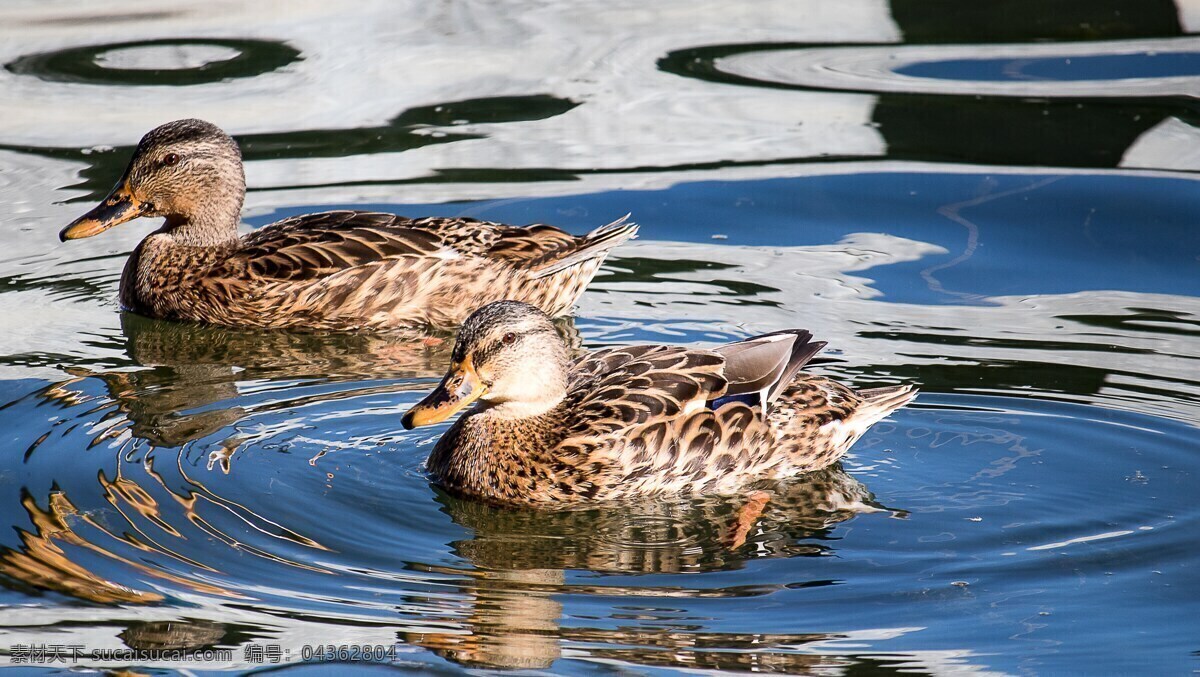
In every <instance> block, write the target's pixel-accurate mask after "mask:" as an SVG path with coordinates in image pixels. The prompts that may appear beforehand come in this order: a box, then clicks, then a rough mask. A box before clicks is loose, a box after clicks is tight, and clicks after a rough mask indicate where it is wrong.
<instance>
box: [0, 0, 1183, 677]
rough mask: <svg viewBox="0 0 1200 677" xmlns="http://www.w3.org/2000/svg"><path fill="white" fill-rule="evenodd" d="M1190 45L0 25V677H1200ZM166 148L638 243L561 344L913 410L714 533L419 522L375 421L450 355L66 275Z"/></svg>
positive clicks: (958, 22)
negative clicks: (180, 676) (660, 352)
mask: <svg viewBox="0 0 1200 677" xmlns="http://www.w3.org/2000/svg"><path fill="white" fill-rule="evenodd" d="M1197 25H1200V13H1194V11H1193V10H1189V9H1188V4H1187V3H1180V6H1179V7H1177V6H1176V5H1175V4H1173V3H1170V2H1158V1H1151V2H1146V1H1139V2H1133V1H1132V0H1129V1H1121V0H1103V1H1099V2H1097V1H1091V2H1082V1H1080V2H1061V3H1057V4H1056V5H1055V7H1054V8H1052V9H1047V8H1046V7H1045V6H1044V5H1043V3H1033V2H1024V1H1018V2H1010V3H974V4H970V5H963V4H962V3H959V2H949V0H947V1H945V2H921V3H918V2H908V1H907V0H892V2H891V3H890V4H889V3H885V2H866V1H860V2H846V3H798V4H769V3H755V4H752V5H748V6H746V7H741V8H737V9H734V8H732V7H731V6H729V5H727V4H726V3H715V2H713V3H695V2H690V3H672V2H668V3H655V4H653V5H645V3H641V4H635V3H629V4H622V3H616V4H612V3H609V4H605V5H603V6H599V5H597V6H587V7H585V6H576V7H570V6H565V5H564V6H544V5H537V4H534V3H529V4H528V5H525V4H522V3H518V4H517V5H506V6H505V7H503V8H502V9H501V8H499V7H493V6H491V5H487V4H473V3H467V4H464V5H455V6H441V5H436V6H435V5H432V4H421V5H418V4H413V5H412V6H408V7H399V6H396V5H394V4H390V3H384V4H379V5H373V4H370V3H367V4H362V5H360V6H357V7H355V8H351V9H347V8H345V7H340V8H333V7H324V6H319V5H315V4H314V5H296V6H295V7H294V8H292V9H291V10H289V11H288V12H286V13H284V12H282V11H281V10H278V9H268V8H261V9H255V8H253V7H246V8H242V9H233V10H224V9H223V10H221V12H217V13H215V14H214V12H213V10H212V9H211V8H209V7H208V6H207V5H201V4H196V5H178V6H175V5H172V6H170V7H167V6H165V5H164V6H161V7H160V6H158V5H139V4H135V5H133V6H127V5H121V6H120V7H118V6H116V5H113V6H112V7H105V6H103V5H96V6H91V7H89V8H88V9H71V8H68V7H66V6H51V5H47V6H42V5H38V4H35V3H19V4H16V5H12V6H9V7H5V8H3V9H0V36H2V38H3V39H0V61H2V62H3V64H4V65H5V68H4V69H3V70H0V91H4V92H6V96H5V97H2V98H0V119H4V120H5V125H4V129H3V130H2V131H0V228H3V229H4V231H3V232H4V244H5V249H4V251H2V252H0V324H2V325H3V331H2V332H0V423H2V424H3V425H2V426H0V439H2V440H3V442H4V444H3V445H2V446H0V450H3V451H4V453H5V454H6V457H5V458H6V460H4V461H3V462H2V463H0V520H2V521H3V522H2V523H3V524H7V525H9V528H6V529H0V583H2V584H3V588H2V589H0V660H3V661H5V662H18V661H19V660H20V652H14V651H13V648H14V647H18V646H22V645H30V644H46V645H60V646H78V647H82V648H84V649H86V650H89V651H90V650H95V649H120V648H133V649H175V648H218V649H230V650H231V655H230V657H228V658H224V659H218V660H214V661H209V662H195V661H192V662H189V661H183V660H180V661H137V660H118V659H113V660H106V659H94V660H93V659H86V660H81V661H77V662H74V663H62V662H60V663H56V664H54V665H40V666H29V665H27V664H26V666H25V667H26V669H30V670H42V671H64V670H66V669H68V668H69V667H72V666H73V667H77V668H78V667H88V668H95V669H104V668H119V667H136V668H139V670H141V671H145V670H147V669H157V670H166V671H170V670H190V671H193V672H196V671H199V672H206V671H216V670H245V669H251V668H260V667H261V668H275V669H278V668H279V667H280V665H283V664H287V667H285V668H284V669H287V670H314V669H316V668H318V667H320V666H319V665H317V664H315V663H311V662H310V663H305V662H304V661H303V658H304V657H305V655H306V649H305V647H306V646H307V647H316V646H318V645H326V646H328V645H370V646H383V647H387V648H388V649H389V650H390V649H393V648H394V652H392V653H391V654H390V655H389V656H388V657H387V658H386V660H384V661H383V662H384V663H386V664H387V665H388V666H390V667H392V668H399V669H411V670H414V671H421V672H458V671H462V670H464V669H469V668H488V667H491V668H523V669H526V670H530V671H537V672H546V671H552V672H556V673H559V672H561V673H592V672H612V673H623V674H624V673H633V674H659V673H662V672H674V671H684V670H688V671H690V670H730V671H758V672H781V673H800V674H845V675H861V674H894V673H901V672H903V673H905V674H949V673H954V674H960V673H991V674H1063V673H1074V674H1105V673H1122V674H1129V673H1141V674H1180V673H1187V672H1190V671H1195V670H1196V669H1198V668H1200V662H1198V659H1197V656H1198V655H1200V622H1197V620H1196V618H1198V617H1200V602H1198V600H1200V578H1198V577H1197V573H1196V571H1197V568H1198V567H1200V545H1197V538H1196V536H1197V533H1198V527H1200V510H1198V509H1197V507H1196V501H1195V495H1196V487H1197V475H1198V473H1200V459H1198V458H1197V451H1200V445H1198V443H1197V440H1198V434H1197V433H1198V431H1197V421H1198V420H1200V361H1198V360H1200V232H1198V230H1197V228H1196V224H1197V223H1200V191H1197V189H1196V188H1197V184H1196V180H1197V176H1196V174H1195V173H1194V172H1195V171H1196V170H1197V169H1200V109H1198V108H1197V103H1196V99H1195V95H1196V93H1198V92H1200V73H1198V72H1197V70H1198V68H1197V63H1196V58H1195V54H1196V53H1200V37H1192V34H1193V31H1192V30H1191V29H1192V28H1194V27H1196V26H1197ZM192 115H195V116H201V117H205V118H207V119H211V120H213V121H214V122H217V123H219V124H221V125H222V126H224V127H226V128H227V129H229V130H230V131H231V132H232V133H234V134H235V135H237V137H238V139H239V141H240V142H241V143H242V145H243V149H244V154H245V157H246V160H247V174H248V179H249V183H250V188H251V192H250V194H249V197H248V200H247V218H246V221H247V223H248V224H250V226H253V227H257V226H261V225H263V224H266V223H269V222H271V221H274V220H276V219H278V218H281V217H283V216H286V215H290V214H297V213H304V212H308V211H315V210H319V209H323V208H327V207H359V208H372V209H374V208H378V209H386V210H391V211H397V212H400V213H404V214H408V215H412V216H418V215H424V214H444V215H453V214H462V215H470V216H477V217H483V218H488V219H496V220H504V221H511V222H516V223H526V222H533V221H544V222H551V223H555V224H559V225H561V226H563V227H566V228H568V229H570V230H572V231H574V232H583V231H585V230H588V229H590V228H592V227H594V226H596V225H598V224H601V223H605V222H607V221H610V220H612V219H614V218H616V217H619V216H620V215H622V214H624V213H626V212H632V213H633V215H634V218H635V219H636V220H637V221H638V222H639V223H641V224H643V230H642V236H641V239H640V240H638V241H637V242H635V243H632V244H631V245H629V246H627V247H623V248H622V249H621V250H619V251H618V252H617V254H616V255H615V256H614V257H613V258H612V259H611V260H610V262H609V264H608V265H607V266H606V267H605V269H604V271H603V273H602V275H601V276H600V277H599V278H598V280H597V282H596V283H595V285H594V286H593V288H592V289H591V290H590V291H589V292H588V294H586V295H585V297H584V299H583V300H582V302H581V305H580V309H579V312H578V316H577V317H576V318H575V319H574V320H573V321H570V322H568V323H567V324H566V325H565V326H564V327H563V329H564V331H567V332H571V333H575V334H577V335H578V336H579V339H580V340H581V341H582V342H583V343H584V344H585V345H588V346H591V347H596V346H603V345H609V344H619V343H624V342H637V341H660V342H672V343H688V344H696V345H701V344H706V343H712V342H715V341H721V340H727V339H731V338H735V337H739V336H745V335H748V334H752V333H755V332H763V331H769V330H771V329H777V328H780V327H793V326H802V327H807V328H809V329H812V330H813V331H814V333H816V334H817V335H818V336H820V337H821V338H823V339H826V340H828V341H830V350H829V351H828V356H829V357H830V358H831V359H830V360H829V361H828V362H827V363H825V364H824V365H822V366H821V367H819V369H820V370H821V371H823V372H825V373H828V374H831V375H835V376H837V377H839V378H842V379H844V380H846V381H847V382H850V383H853V384H856V385H858V386H866V385H868V384H883V383H893V382H898V381H911V382H915V383H918V384H920V386H921V388H922V395H921V397H920V398H919V400H918V401H917V403H916V404H915V405H913V406H911V407H909V408H908V409H906V410H903V411H901V412H899V413H897V414H896V415H894V416H892V417H891V418H890V419H888V420H886V421H884V422H883V423H880V424H879V425H877V426H876V427H875V428H874V429H873V430H872V431H871V432H870V433H868V435H867V436H866V437H865V438H864V439H863V440H862V441H860V442H859V443H858V444H857V445H856V446H855V447H854V449H853V450H852V453H851V454H850V456H849V457H848V458H847V459H846V460H845V462H844V463H843V464H842V465H841V466H840V467H836V468H832V469H830V470H828V471H825V472H822V473H818V474H816V475H814V476H812V477H807V478H804V479H803V480H800V481H797V482H795V483H793V484H791V485H789V486H788V487H787V489H786V490H785V491H783V492H782V493H781V494H780V495H779V496H777V497H776V498H775V499H773V500H772V502H770V503H769V504H768V505H767V507H766V510H765V512H764V514H763V515H762V517H761V518H759V519H758V520H757V521H755V522H754V523H753V524H751V525H749V528H746V525H744V524H739V521H738V516H739V514H740V512H741V508H742V505H743V503H744V499H740V498H737V497H726V498H711V499H688V500H685V499H678V500H656V501H653V502H645V503H639V502H631V503H628V504H622V505H609V506H604V507H597V508H594V509H588V510H578V511H573V512H566V513H559V514H549V515H547V514H536V513H528V512H522V511H506V510H497V509H492V508H488V507H484V506H480V505H476V504H473V503H470V502H464V501H461V500H456V499H454V498H451V497H448V496H446V495H444V494H442V493H441V492H439V491H438V490H437V489H436V488H435V487H433V486H431V485H430V483H429V482H428V480H427V479H426V477H425V475H424V472H423V468H422V464H423V461H424V458H425V456H426V454H427V453H428V451H429V449H431V444H432V442H433V441H434V440H435V439H436V437H437V436H438V434H439V433H440V432H441V430H442V429H441V428H435V429H421V430H418V431H414V432H405V431H403V430H402V429H401V427H400V425H399V417H400V414H401V413H402V412H403V411H404V410H405V409H406V408H407V407H408V406H410V405H411V404H413V403H414V402H416V401H417V400H418V399H420V398H421V397H422V396H423V395H424V393H426V392H427V391H428V389H429V388H430V387H431V386H432V384H433V383H434V382H435V379H436V378H437V377H438V376H440V374H441V372H442V370H443V369H444V366H445V363H446V358H447V356H446V353H447V350H448V342H447V340H446V338H447V337H407V336H372V335H312V334H300V333H292V334H289V333H261V332H240V331H231V330H224V329H213V328H201V327H190V326H182V325H174V324H169V323H163V322H156V321H151V320H146V319H143V318H138V317H134V316H128V315H122V314H121V313H120V312H119V311H118V309H117V307H116V303H115V293H116V285H117V278H118V275H119V272H120V269H121V266H122V265H123V262H124V259H125V255H126V253H127V252H128V251H129V250H130V249H131V248H132V247H133V245H134V244H136V242H137V241H138V240H139V239H140V238H141V237H143V236H144V235H145V233H146V232H148V230H149V228H150V227H151V224H149V223H145V224H142V223H134V224H129V225H126V226H123V227H121V228H119V229H117V230H114V231H111V232H109V233H106V234H105V235H104V236H102V237H99V238H96V239H93V240H86V241H82V242H73V243H70V244H69V245H62V244H59V243H58V242H57V238H56V234H57V231H58V229H59V228H60V227H61V226H62V225H63V224H65V223H66V222H67V221H69V220H70V219H71V218H73V217H74V216H76V215H78V214H79V213H81V212H82V211H83V210H84V209H86V208H87V206H88V203H89V202H91V201H94V200H95V199H97V198H98V197H99V196H101V195H103V193H104V192H105V191H106V190H107V189H108V188H109V187H110V186H111V185H112V182H113V181H114V180H115V179H116V177H117V176H118V174H119V173H120V171H121V170H122V168H123V166H124V163H125V162H126V161H127V158H128V154H129V152H130V149H131V147H132V145H133V144H134V143H136V141H137V139H138V137H139V136H140V135H141V134H142V133H143V132H144V131H146V130H148V129H149V128H150V127H152V126H154V125H156V124H158V123H161V122H163V121H165V120H167V119H171V118H176V117H185V116H192ZM254 646H258V647H260V648H262V647H268V648H270V647H277V649H274V650H277V651H278V654H276V655H275V656H274V657H272V656H271V654H268V655H267V657H266V658H265V659H264V660H263V662H256V661H255V660H254V658H253V656H252V655H251V653H250V651H252V650H253V647H254ZM272 660H278V661H279V664H274V663H272ZM360 667H361V665H360Z"/></svg>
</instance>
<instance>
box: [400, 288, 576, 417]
mask: <svg viewBox="0 0 1200 677" xmlns="http://www.w3.org/2000/svg"><path fill="white" fill-rule="evenodd" d="M569 363H570V351H569V349H568V347H567V344H566V342H565V341H564V340H563V338H562V336H560V335H559V334H558V331H557V330H556V329H555V327H554V324H553V323H552V322H551V320H550V318H549V317H548V316H547V315H546V314H545V313H543V312H542V311H541V310H539V309H538V308H536V307H534V306H531V305H529V304H528V303H521V302H519V301H497V302H495V303H489V304H488V305H486V306H483V307H482V308H480V309H479V310H476V311H475V312H474V313H472V314H471V316H470V317H468V318H467V320H466V322H464V323H463V325H462V329H461V330H459V333H458V338H457V340H456V341H455V344H454V353H453V356H452V357H451V363H450V370H449V371H448V372H447V373H446V376H445V377H444V378H443V379H442V382H441V383H439V384H438V386H437V388H435V389H434V390H433V392H432V393H430V394H429V395H428V396H427V397H426V398H425V399H423V400H421V401H420V402H419V403H417V405H416V406H414V407H413V408H412V409H409V410H408V413H406V414H405V415H404V418H403V419H402V421H401V422H402V423H403V425H404V427H405V428H406V429H409V430H411V429H412V428H416V427H419V426H423V425H430V424H433V423H438V422H441V421H444V420H446V419H447V418H449V417H451V416H453V415H454V414H455V413H457V412H459V411H461V410H462V409H463V408H464V407H466V406H467V405H469V404H471V403H473V402H475V401H477V400H478V401H479V402H480V403H481V406H482V407H483V408H484V409H486V410H488V411H489V413H491V414H493V415H496V416H500V417H502V418H526V417H529V416H536V415H538V414H542V413H544V412H546V411H548V410H550V409H551V408H553V407H554V406H555V405H557V404H558V403H559V402H561V401H562V399H563V397H564V396H565V395H566V392H567V370H568V365H569Z"/></svg>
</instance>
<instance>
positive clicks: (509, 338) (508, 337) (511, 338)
mask: <svg viewBox="0 0 1200 677" xmlns="http://www.w3.org/2000/svg"><path fill="white" fill-rule="evenodd" d="M500 340H501V341H503V342H504V344H505V345H509V346H511V345H512V344H514V343H516V342H517V335H516V334H514V333H512V332H511V331H510V332H508V333H507V334H505V335H504V338H502V339H500Z"/></svg>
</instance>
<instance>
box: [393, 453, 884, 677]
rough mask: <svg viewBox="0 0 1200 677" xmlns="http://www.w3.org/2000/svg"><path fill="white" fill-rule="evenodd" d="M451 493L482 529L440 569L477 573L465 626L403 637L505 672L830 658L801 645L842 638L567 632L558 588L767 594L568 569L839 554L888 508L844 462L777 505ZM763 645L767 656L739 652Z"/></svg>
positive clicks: (687, 567)
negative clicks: (591, 575) (577, 654)
mask: <svg viewBox="0 0 1200 677" xmlns="http://www.w3.org/2000/svg"><path fill="white" fill-rule="evenodd" d="M439 501H440V502H441V503H442V505H443V506H444V509H445V510H446V512H447V513H448V514H449V515H450V517H451V518H452V519H453V520H454V522H455V523H456V524H459V525H462V526H464V527H466V528H468V529H469V530H470V532H471V536H470V537H469V538H466V539H461V540H458V541H455V542H453V543H451V544H450V545H451V547H452V548H453V550H454V552H455V553H456V554H457V555H458V556H460V557H461V558H463V559H464V560H465V561H466V562H468V563H470V565H471V567H470V568H466V569H461V570H447V569H445V568H433V569H432V570H434V571H439V572H443V573H445V572H454V573H459V574H460V575H466V576H468V577H469V580H470V581H471V585H470V586H468V587H464V588H463V593H464V600H463V601H461V602H459V604H458V605H457V606H456V612H455V614H454V616H453V617H447V618H446V619H444V621H443V622H446V623H450V624H452V625H453V626H454V631H453V632H445V633H436V632H420V633H406V634H405V635H404V639H405V641H408V642H412V643H414V644H418V645H420V646H424V647H426V648H429V649H432V650H434V651H436V652H437V653H438V654H440V655H442V656H445V657H447V658H450V659H451V660H454V661H456V662H460V663H463V664H465V665H472V666H485V667H497V668H547V667H550V666H551V665H552V664H553V663H554V662H555V661H556V660H558V659H559V658H560V657H561V656H562V655H563V652H564V650H567V651H569V650H572V649H574V648H575V647H576V646H578V647H579V649H578V650H581V651H583V652H584V653H586V654H587V655H588V656H591V657H592V658H594V659H620V660H623V661H628V662H631V663H634V664H641V665H664V666H676V667H684V666H689V667H704V668H710V669H746V668H752V667H755V666H757V667H759V668H761V669H764V670H768V671H772V672H775V671H779V672H794V671H796V670H801V669H804V668H809V667H812V666H814V665H817V664H820V663H822V662H823V660H824V659H822V658H820V657H816V656H808V655H804V654H802V653H799V652H798V651H797V649H799V648H800V647H801V646H802V645H804V644H808V643H811V642H814V641H818V640H825V639H829V638H830V637H831V636H828V635H765V634H746V635H740V634H732V633H731V634H723V633H703V632H699V633H698V632H696V630H698V629H699V628H696V627H687V626H679V627H674V628H664V629H659V630H653V629H649V628H642V629H635V628H629V629H617V630H607V629H603V628H600V627H591V628H588V627H584V628H577V627H564V626H563V625H562V616H563V607H562V603H561V602H560V601H559V600H558V597H559V595H561V594H562V593H563V592H566V591H570V592H572V593H575V594H580V593H583V594H593V595H622V594H628V595H635V596H646V595H649V596H652V597H660V596H661V597H667V598H669V597H673V596H689V597H694V596H701V597H702V596H740V595H761V594H767V593H768V589H753V588H748V589H745V590H736V589H729V590H702V589H692V590H688V589H674V590H672V589H667V588H658V589H649V588H641V587H625V586H621V585H612V584H596V585H589V584H586V583H582V582H579V581H575V582H571V583H568V574H567V571H570V570H581V571H591V572H603V573H609V574H650V573H656V574H663V573H676V574H677V573H699V572H704V571H717V570H722V569H730V568H740V567H741V566H742V565H743V563H744V562H745V561H746V560H748V559H757V558H763V557H796V556H822V555H829V554H832V551H833V546H832V544H833V542H834V541H833V540H832V539H831V536H832V530H833V528H834V527H835V526H836V525H838V524H839V523H842V522H845V521H847V520H850V519H852V518H854V517H855V516H856V515H858V514H860V513H863V512H883V511H885V510H886V509H885V508H883V506H881V505H880V504H879V503H877V502H876V501H875V500H874V497H873V496H872V495H871V493H870V491H868V490H867V488H866V487H865V486H864V485H863V484H862V483H860V482H859V481H857V480H856V479H854V478H853V477H851V476H850V475H848V474H847V473H846V472H845V471H844V470H843V469H842V468H841V467H840V466H835V467H832V468H828V469H826V470H822V471H820V472H816V473H811V474H809V475H806V476H804V477H802V478H798V479H797V480H795V481H793V482H788V483H785V484H780V485H777V486H774V487H772V491H771V492H770V499H769V501H766V503H765V505H764V504H762V503H759V502H756V501H755V500H754V499H753V498H747V497H741V498H729V497H726V498H717V497H707V498H695V499H688V500H684V499H678V498H676V499H671V498H668V499H665V500H657V501H638V502H631V503H628V504H621V505H606V506H604V507H596V508H590V509H582V510H573V511H566V512H556V513H545V512H536V511H526V510H513V509H506V508H495V507H490V506H486V505H483V504H479V503H474V502H471V501H463V500H459V499H455V498H452V497H449V496H445V495H441V496H439ZM893 514H897V515H899V514H903V513H893ZM831 584H833V582H832V581H805V582H797V583H793V584H791V585H793V586H794V587H809V586H818V585H831ZM647 612H649V615H647V613H646V612H643V613H638V612H636V611H631V614H630V615H629V616H628V620H631V621H632V620H640V621H646V620H653V619H654V618H655V617H656V615H655V614H654V613H653V612H652V610H649V609H647ZM464 630H465V631H466V632H464ZM752 646H753V647H755V648H756V649H757V651H756V653H757V654H758V655H745V654H743V653H740V652H741V651H743V650H745V649H747V648H750V647H752ZM785 649H786V651H785Z"/></svg>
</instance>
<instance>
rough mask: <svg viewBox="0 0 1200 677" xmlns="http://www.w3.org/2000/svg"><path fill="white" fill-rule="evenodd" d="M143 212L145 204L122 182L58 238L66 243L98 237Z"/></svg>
mask: <svg viewBox="0 0 1200 677" xmlns="http://www.w3.org/2000/svg"><path fill="white" fill-rule="evenodd" d="M145 211H146V205H145V203H142V202H139V201H138V199H137V198H135V197H134V196H133V193H131V192H130V191H129V184H128V183H126V182H125V181H124V180H122V181H121V182H120V183H118V184H117V187H116V188H114V189H113V191H112V192H111V193H109V194H108V197H106V198H104V201H103V202H101V203H100V204H98V205H96V207H95V208H94V209H92V211H90V212H88V213H86V214H84V215H83V216H81V217H79V218H77V219H75V220H74V221H72V222H71V225H69V226H67V227H66V228H63V229H62V232H60V233H59V234H58V238H59V239H60V240H62V241H63V242H66V241H67V240H78V239H80V238H84V237H91V236H93V235H99V234H100V233H103V232H104V231H106V230H108V229H109V228H112V227H113V226H116V225H120V224H122V223H125V222H126V221H132V220H133V219H136V218H137V217H139V216H141V215H142V214H144V213H145Z"/></svg>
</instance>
